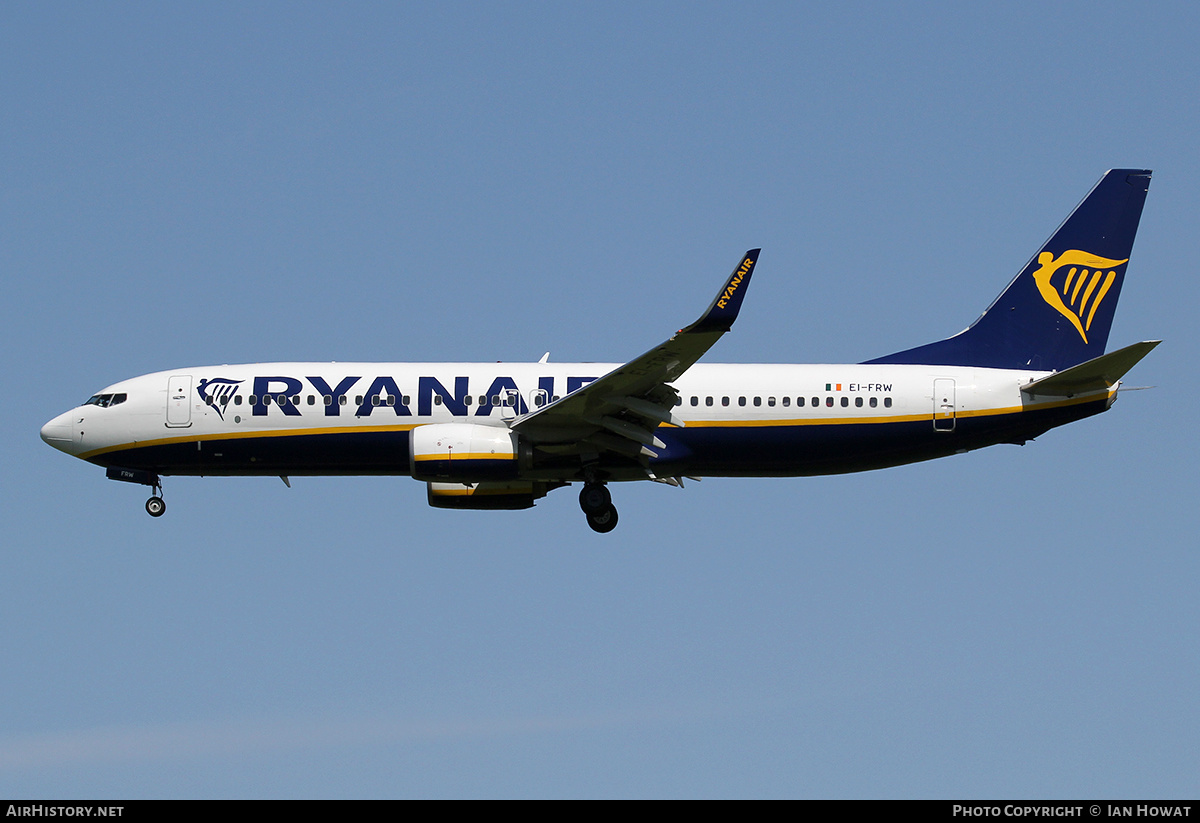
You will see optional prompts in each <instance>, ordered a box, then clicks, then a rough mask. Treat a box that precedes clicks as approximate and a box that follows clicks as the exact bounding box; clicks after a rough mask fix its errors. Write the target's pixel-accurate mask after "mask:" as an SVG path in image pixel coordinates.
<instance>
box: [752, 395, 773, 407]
mask: <svg viewBox="0 0 1200 823" xmlns="http://www.w3.org/2000/svg"><path fill="white" fill-rule="evenodd" d="M754 405H756V406H761V405H762V398H761V397H756V398H754ZM771 405H774V404H773V403H772V404H771Z"/></svg>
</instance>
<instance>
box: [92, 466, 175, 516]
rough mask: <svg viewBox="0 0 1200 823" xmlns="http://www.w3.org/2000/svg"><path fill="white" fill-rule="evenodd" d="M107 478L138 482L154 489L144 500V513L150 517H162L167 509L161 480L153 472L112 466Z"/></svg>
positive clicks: (124, 481)
mask: <svg viewBox="0 0 1200 823" xmlns="http://www.w3.org/2000/svg"><path fill="white" fill-rule="evenodd" d="M107 477H108V479H109V480H120V481H121V482H123V483H138V484H139V485H142V486H149V487H150V488H151V489H153V490H154V493H153V496H152V497H151V498H150V499H149V500H147V501H146V514H148V515H150V516H151V517H162V516H163V513H164V512H165V511H166V510H167V504H166V502H164V501H163V499H162V480H161V479H160V478H159V476H158V475H157V474H155V473H154V472H148V471H144V470H142V469H121V468H116V467H112V468H110V469H109V470H108V472H107Z"/></svg>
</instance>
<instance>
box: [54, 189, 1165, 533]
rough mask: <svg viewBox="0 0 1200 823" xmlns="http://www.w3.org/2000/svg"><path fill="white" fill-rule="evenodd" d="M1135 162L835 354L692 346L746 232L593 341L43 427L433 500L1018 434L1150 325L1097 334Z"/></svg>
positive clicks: (604, 498) (751, 470) (1099, 389)
mask: <svg viewBox="0 0 1200 823" xmlns="http://www.w3.org/2000/svg"><path fill="white" fill-rule="evenodd" d="M1149 183H1150V172H1149V171H1146V170H1137V169H1114V170H1112V171H1110V172H1108V173H1107V174H1105V175H1104V177H1102V178H1101V179H1100V182H1099V183H1097V184H1096V186H1095V187H1094V188H1093V189H1092V191H1091V192H1090V193H1089V194H1088V196H1087V197H1086V198H1084V200H1083V202H1082V203H1080V204H1079V206H1077V207H1076V209H1075V210H1074V211H1073V212H1072V213H1071V215H1070V216H1069V217H1068V218H1067V220H1066V221H1065V222H1064V223H1063V224H1062V225H1061V226H1060V227H1059V228H1058V230H1057V231H1056V232H1055V233H1054V235H1053V236H1052V237H1051V238H1050V239H1049V240H1048V241H1047V242H1046V243H1045V245H1043V246H1042V248H1041V249H1039V250H1038V252H1037V253H1036V254H1035V255H1034V256H1033V259H1032V260H1030V262H1029V263H1028V264H1027V265H1026V266H1025V268H1024V269H1022V271H1021V272H1020V273H1019V274H1018V275H1017V276H1016V278H1014V279H1013V281H1012V282H1011V283H1010V284H1009V285H1008V287H1007V288H1006V289H1005V290H1004V292H1003V293H1002V294H1001V295H1000V296H999V297H998V298H997V299H996V301H995V302H994V303H992V305H991V306H990V307H989V308H988V309H987V311H985V312H984V313H983V315H981V316H980V317H979V319H978V320H976V321H975V322H974V323H973V324H972V325H971V326H970V327H969V328H968V329H966V330H965V331H963V332H960V333H959V334H957V335H955V336H953V337H950V338H947V339H945V340H941V341H938V342H936V343H931V344H929V345H926V346H920V347H918V348H915V349H909V350H906V351H902V352H898V353H895V354H891V355H887V356H885V357H880V358H877V359H875V360H869V361H867V362H865V363H859V364H854V365H755V364H747V365H731V364H730V365H726V364H697V362H696V361H698V360H699V359H700V358H701V356H703V355H704V353H705V352H707V351H708V349H709V348H710V347H711V346H712V345H713V344H714V343H716V342H717V340H718V339H719V338H720V337H721V335H723V334H724V333H725V332H727V331H728V330H729V329H730V327H731V326H732V324H733V322H734V320H735V319H736V318H737V314H738V310H739V309H740V307H741V304H742V299H743V298H744V297H745V295H746V290H747V288H748V287H749V285H750V278H751V275H752V274H753V273H754V269H755V266H756V264H757V262H758V250H757V249H754V250H751V251H749V252H747V253H746V254H745V255H744V256H743V257H742V258H741V259H740V260H739V262H738V265H737V266H736V268H735V269H734V272H733V274H732V276H730V278H729V279H728V280H727V281H725V283H724V284H723V285H722V287H721V291H720V292H719V293H718V295H717V297H716V299H715V300H714V301H713V302H712V304H711V305H710V306H709V307H708V310H707V311H705V312H704V314H703V315H702V316H701V317H700V319H699V320H697V321H696V322H695V323H693V324H691V325H690V326H688V327H686V328H684V329H682V330H681V331H679V332H677V333H676V334H675V335H674V336H672V337H671V338H670V339H668V340H667V341H666V342H665V343H662V344H661V345H659V346H656V347H654V348H652V349H651V350H650V351H648V352H646V353H645V354H643V355H641V356H640V357H637V358H635V359H633V360H631V361H629V362H628V363H625V364H624V365H620V364H616V363H610V364H601V363H550V362H548V358H546V357H543V358H542V360H541V361H539V362H537V363H525V364H507V363H256V364H251V365H241V366H204V367H196V368H185V369H173V370H171V371H164V372H158V373H156V374H149V375H145V376H142V377H135V378H133V379H132V380H124V381H122V382H120V383H116V384H114V385H112V386H109V387H108V388H106V389H103V390H102V391H100V392H99V393H98V394H96V395H94V396H93V397H91V399H89V400H88V401H87V402H86V403H84V404H83V405H82V406H79V407H78V408H75V409H72V410H71V411H69V412H66V413H65V414H60V415H59V416H58V417H55V418H54V419H53V420H51V421H50V422H49V423H47V424H46V425H45V426H43V427H42V432H41V434H42V439H43V440H45V441H46V442H47V443H49V444H50V445H51V446H53V447H54V448H56V449H59V450H60V451H64V452H66V453H67V454H71V455H74V456H76V457H79V458H81V459H83V460H86V461H88V462H89V463H95V464H97V465H99V466H104V467H106V468H107V469H108V477H110V478H112V479H114V480H126V481H129V482H133V483H141V484H143V485H147V486H150V487H152V488H153V490H154V496H152V497H151V498H150V499H149V500H148V501H147V502H146V511H148V512H149V513H150V514H151V515H153V516H155V517H158V516H159V515H161V514H162V513H163V512H164V511H165V510H166V505H165V503H164V502H163V499H162V497H161V490H162V484H161V480H160V477H161V476H162V475H277V476H279V477H281V478H283V480H284V482H285V483H287V482H289V481H288V478H289V477H290V476H293V475H411V476H412V477H413V478H414V479H416V480H419V481H423V482H425V483H426V484H427V487H428V497H429V503H430V505H432V506H437V507H441V508H459V509H521V508H529V507H530V506H533V505H534V501H536V500H538V499H539V498H541V497H544V496H545V495H546V494H547V493H548V492H550V491H552V490H554V489H557V488H559V487H561V486H567V485H570V484H571V483H574V482H581V483H582V484H583V486H582V490H581V492H580V495H579V504H580V507H581V508H582V509H583V511H584V514H585V515H586V516H587V521H588V524H589V525H590V526H591V527H592V528H593V529H594V530H596V531H598V532H608V531H611V530H612V529H613V528H614V527H615V526H616V524H617V511H616V508H615V507H614V506H613V504H612V499H611V496H610V494H609V491H608V488H607V486H606V484H607V483H609V482H615V481H627V480H654V481H657V482H661V483H669V484H672V485H682V484H683V479H684V478H698V477H751V476H754V477H764V476H766V477H788V476H800V475H819V474H836V473H842V472H853V471H863V470H867V469H877V468H882V467H885V466H895V465H899V464H902V463H911V462H915V461H918V460H928V459H931V458H934V457H942V456H945V455H949V454H955V453H959V452H964V451H969V450H971V449H978V448H981V447H983V446H990V445H993V444H996V443H1024V442H1025V441H1026V440H1028V439H1030V438H1032V437H1035V436H1037V435H1039V434H1041V433H1043V432H1045V431H1047V430H1048V429H1051V428H1053V427H1055V426H1061V425H1063V424H1065V423H1069V422H1071V421H1073V420H1079V419H1081V418H1084V417H1089V416H1091V415H1093V414H1099V413H1100V412H1103V411H1105V410H1107V409H1108V408H1109V407H1110V406H1111V405H1112V403H1113V401H1114V400H1115V399H1116V396H1117V389H1118V386H1119V385H1120V380H1121V378H1122V377H1123V376H1124V375H1125V373H1126V372H1127V371H1128V370H1129V369H1130V368H1132V367H1133V365H1134V364H1136V363H1137V362H1138V361H1139V360H1140V359H1141V358H1142V357H1144V356H1145V355H1146V354H1147V353H1148V352H1149V351H1150V350H1151V349H1153V348H1154V347H1155V346H1156V345H1157V344H1158V341H1147V342H1142V343H1135V344H1134V345H1132V346H1128V347H1126V348H1123V349H1120V350H1118V351H1114V352H1112V353H1109V354H1105V353H1104V350H1105V346H1106V344H1107V341H1108V333H1109V328H1110V327H1111V324H1112V319H1113V312H1114V310H1115V307H1116V304H1117V298H1118V297H1119V295H1120V291H1121V285H1122V282H1123V280H1124V276H1125V268H1126V264H1127V263H1128V260H1129V256H1130V251H1131V249H1132V247H1133V240H1134V235H1135V234H1136V232H1137V226H1138V221H1139V220H1140V218H1141V212H1142V205H1143V203H1144V202H1145V199H1146V192H1147V190H1148V187H1149Z"/></svg>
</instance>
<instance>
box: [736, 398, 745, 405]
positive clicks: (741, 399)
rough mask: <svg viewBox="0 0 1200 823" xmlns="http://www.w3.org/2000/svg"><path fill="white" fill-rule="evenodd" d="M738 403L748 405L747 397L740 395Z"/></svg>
mask: <svg viewBox="0 0 1200 823" xmlns="http://www.w3.org/2000/svg"><path fill="white" fill-rule="evenodd" d="M738 405H739V406H744V405H746V398H745V397H739V398H738Z"/></svg>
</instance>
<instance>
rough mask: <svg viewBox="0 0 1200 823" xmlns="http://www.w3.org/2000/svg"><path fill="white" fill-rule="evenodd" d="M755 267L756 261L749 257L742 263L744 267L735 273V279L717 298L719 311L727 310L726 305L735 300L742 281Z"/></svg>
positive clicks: (733, 278)
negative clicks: (752, 267) (751, 268)
mask: <svg viewBox="0 0 1200 823" xmlns="http://www.w3.org/2000/svg"><path fill="white" fill-rule="evenodd" d="M753 265H754V261H753V260H751V259H750V258H749V257H747V258H746V259H745V260H743V261H742V265H741V266H739V267H738V270H737V271H736V272H734V273H733V277H732V278H731V279H730V281H729V285H728V286H726V287H725V291H723V292H721V296H720V297H718V298H717V308H718V309H723V308H725V304H726V303H728V302H729V301H730V300H732V299H733V296H734V294H736V293H737V290H738V286H740V285H742V280H744V279H745V277H746V274H747V273H748V272H749V271H750V267H751V266H753Z"/></svg>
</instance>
